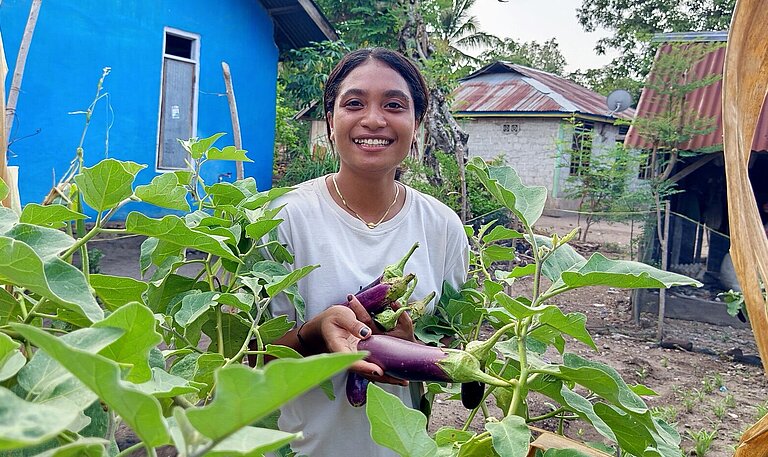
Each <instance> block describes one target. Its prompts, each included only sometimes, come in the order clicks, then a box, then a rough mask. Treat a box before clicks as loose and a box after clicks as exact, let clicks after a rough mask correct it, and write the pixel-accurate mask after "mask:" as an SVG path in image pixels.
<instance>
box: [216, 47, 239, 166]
mask: <svg viewBox="0 0 768 457" xmlns="http://www.w3.org/2000/svg"><path fill="white" fill-rule="evenodd" d="M221 69H222V70H223V72H224V85H225V86H226V88H227V102H229V116H230V117H231V118H232V134H233V135H234V137H235V147H236V148H237V149H243V140H242V138H241V136H240V119H239V117H238V116H237V101H236V100H235V89H234V87H233V86H232V73H231V72H230V71H229V64H227V63H226V62H222V63H221ZM235 169H236V174H237V179H238V180H240V179H243V178H244V173H243V162H241V161H237V162H236V163H235Z"/></svg>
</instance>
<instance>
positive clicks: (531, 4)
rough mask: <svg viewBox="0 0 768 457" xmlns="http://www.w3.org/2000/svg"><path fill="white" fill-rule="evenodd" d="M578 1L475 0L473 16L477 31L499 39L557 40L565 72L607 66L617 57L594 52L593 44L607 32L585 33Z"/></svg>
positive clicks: (610, 53)
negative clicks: (578, 17) (563, 58)
mask: <svg viewBox="0 0 768 457" xmlns="http://www.w3.org/2000/svg"><path fill="white" fill-rule="evenodd" d="M580 5H581V0H508V1H506V2H504V3H502V2H499V1H498V0H477V2H476V3H475V5H474V6H473V8H472V10H471V11H472V14H473V15H474V16H476V17H477V19H478V21H479V23H480V30H481V31H483V32H486V33H490V34H493V35H496V36H498V37H501V38H513V39H515V40H517V41H538V42H544V41H546V40H549V39H550V38H553V37H554V38H556V39H557V43H558V45H559V46H560V52H562V53H563V56H565V61H566V67H565V70H566V72H571V71H574V70H577V69H581V70H586V69H588V68H598V67H602V66H604V65H606V64H608V63H609V62H610V61H611V59H612V58H613V57H615V56H616V55H617V54H616V53H615V51H612V50H608V54H607V55H602V56H600V55H597V53H595V50H594V48H595V42H597V40H599V39H600V38H602V37H604V36H608V35H609V32H608V31H605V30H600V31H596V32H593V33H587V32H585V31H584V29H583V28H582V27H581V25H579V22H578V20H577V19H576V8H578V7H579V6H580Z"/></svg>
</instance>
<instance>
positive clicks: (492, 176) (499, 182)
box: [467, 157, 547, 226]
mask: <svg viewBox="0 0 768 457" xmlns="http://www.w3.org/2000/svg"><path fill="white" fill-rule="evenodd" d="M467 170H469V171H471V172H474V173H475V175H476V176H477V177H478V179H480V182H481V183H483V185H484V186H485V188H486V189H488V191H489V192H490V193H491V195H493V197H494V198H495V199H496V201H498V202H499V203H501V204H502V205H504V206H505V207H507V209H509V210H510V211H512V212H513V213H514V214H515V216H517V217H518V218H519V219H520V220H521V221H522V222H523V223H524V224H525V225H527V226H532V225H534V224H535V223H536V221H537V220H538V219H539V217H541V213H542V212H543V211H544V204H545V203H546V201H547V188H546V187H544V186H526V185H525V184H523V182H522V181H521V180H520V177H519V176H518V175H517V172H516V171H515V170H514V169H513V168H511V167H508V166H501V167H495V166H490V167H489V166H488V164H487V163H485V161H484V160H483V159H481V158H480V157H473V158H472V159H471V160H470V161H469V163H468V164H467Z"/></svg>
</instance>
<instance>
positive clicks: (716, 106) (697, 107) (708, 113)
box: [624, 32, 768, 151]
mask: <svg viewBox="0 0 768 457" xmlns="http://www.w3.org/2000/svg"><path fill="white" fill-rule="evenodd" d="M696 33H698V32H696ZM712 41H721V40H718V39H714V40H712ZM670 49H671V45H669V44H667V45H664V46H662V47H661V48H660V49H659V53H668V52H669V50H670ZM724 63H725V47H721V48H718V49H715V50H714V51H712V52H710V53H709V54H707V56H706V57H705V58H704V59H702V60H701V61H700V62H698V63H697V64H696V65H694V67H693V68H692V75H693V76H692V77H693V78H697V79H700V78H704V77H707V76H710V75H714V74H722V72H723V64H724ZM652 75H653V70H651V74H650V75H649V76H648V77H649V78H650V77H651V76H652ZM722 94H723V84H722V80H720V81H717V82H715V83H713V84H710V85H709V86H706V87H702V88H699V89H696V90H695V91H693V92H691V93H690V94H688V96H687V99H686V110H691V111H694V112H696V113H698V114H699V115H700V116H702V117H709V118H713V119H714V121H715V122H716V123H717V124H716V125H717V127H716V128H715V130H714V131H713V132H712V133H710V134H708V135H698V136H695V137H693V138H692V139H691V140H689V141H687V142H685V143H683V144H680V145H678V148H679V149H682V150H686V151H696V150H700V149H712V148H715V147H717V146H722V144H723V122H722V117H723V115H722ZM664 107H665V103H664V102H663V101H662V100H660V97H658V96H657V95H656V94H655V93H654V92H653V91H651V90H644V91H643V93H642V95H641V96H640V101H639V102H638V105H637V115H638V116H643V117H648V116H653V115H654V114H656V113H659V112H661V111H662V110H663V109H664ZM766 111H768V108H767V107H766V106H763V111H762V113H761V115H760V120H759V121H758V124H757V132H756V133H755V138H754V141H753V143H752V150H753V151H766V150H768V114H766ZM624 144H626V145H627V146H630V147H635V148H649V147H650V144H648V143H647V142H646V141H645V140H643V139H642V138H640V136H639V135H638V132H637V130H636V129H635V128H630V129H629V132H628V134H627V138H626V140H625V141H624Z"/></svg>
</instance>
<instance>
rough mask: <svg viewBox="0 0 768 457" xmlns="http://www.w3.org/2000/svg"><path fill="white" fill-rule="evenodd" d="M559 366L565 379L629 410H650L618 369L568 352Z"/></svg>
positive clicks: (636, 411) (638, 412) (642, 411)
mask: <svg viewBox="0 0 768 457" xmlns="http://www.w3.org/2000/svg"><path fill="white" fill-rule="evenodd" d="M559 368H560V373H561V374H562V375H563V378H564V379H567V380H570V381H574V382H576V383H578V384H581V385H582V386H584V387H586V388H587V389H589V390H591V391H592V392H594V393H596V394H597V395H600V396H601V397H602V398H604V399H606V400H608V401H609V402H611V403H613V404H615V405H617V406H620V407H621V408H623V409H626V410H627V411H631V412H633V413H637V414H645V413H647V412H648V407H647V406H646V404H645V402H643V399H642V398H640V397H639V396H638V395H637V394H635V393H634V392H632V389H630V388H629V386H627V384H626V383H625V382H624V380H623V379H621V376H620V375H619V373H618V372H617V371H616V370H614V369H613V368H611V367H610V366H608V365H606V364H604V363H600V362H594V361H590V360H587V359H584V358H582V357H580V356H578V355H576V354H572V353H566V354H564V355H563V365H561V366H560V367H559Z"/></svg>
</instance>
